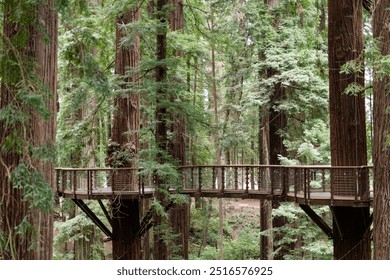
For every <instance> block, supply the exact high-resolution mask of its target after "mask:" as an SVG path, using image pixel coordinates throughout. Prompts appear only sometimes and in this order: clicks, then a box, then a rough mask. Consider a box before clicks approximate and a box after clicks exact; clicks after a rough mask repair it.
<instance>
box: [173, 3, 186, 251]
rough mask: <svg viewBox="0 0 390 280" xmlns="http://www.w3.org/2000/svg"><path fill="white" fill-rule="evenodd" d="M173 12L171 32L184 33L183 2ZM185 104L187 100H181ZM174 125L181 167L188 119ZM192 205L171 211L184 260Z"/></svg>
mask: <svg viewBox="0 0 390 280" xmlns="http://www.w3.org/2000/svg"><path fill="white" fill-rule="evenodd" d="M171 5H172V9H173V10H172V12H171V14H170V22H169V23H170V29H171V31H177V32H183V29H184V13H183V1H182V0H171ZM173 55H174V56H177V57H179V58H181V59H184V52H183V51H181V50H174V54H173ZM176 80H177V83H181V80H180V79H179V78H177V79H176ZM172 99H174V98H173V96H171V102H174V100H172ZM181 102H185V100H181ZM172 120H173V123H172V125H171V132H172V135H173V136H172V137H173V139H172V141H170V149H171V154H172V155H173V158H174V159H175V160H177V162H178V163H179V164H180V165H186V163H187V159H186V158H187V156H186V146H187V145H186V144H187V137H186V119H185V116H183V114H182V113H178V114H177V113H176V114H174V115H173V116H172ZM189 206H190V204H189V203H184V204H182V205H174V206H173V207H172V208H171V209H170V211H169V215H170V224H171V226H172V231H173V234H174V235H176V236H177V237H176V238H174V243H175V245H176V247H177V248H178V249H179V252H180V253H179V254H180V255H181V257H182V258H184V259H188V238H189V215H190V208H189Z"/></svg>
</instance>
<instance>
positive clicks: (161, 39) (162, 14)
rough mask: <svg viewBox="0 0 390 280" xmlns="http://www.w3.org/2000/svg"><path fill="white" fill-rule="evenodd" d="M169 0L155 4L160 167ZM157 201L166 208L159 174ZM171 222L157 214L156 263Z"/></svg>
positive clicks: (165, 254)
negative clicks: (167, 227) (167, 6)
mask: <svg viewBox="0 0 390 280" xmlns="http://www.w3.org/2000/svg"><path fill="white" fill-rule="evenodd" d="M167 4H168V0H157V3H156V15H157V18H158V20H159V24H160V26H159V28H158V30H157V36H156V59H157V61H158V62H160V63H159V64H158V66H157V67H156V84H157V91H156V93H157V96H156V116H155V119H156V134H155V135H156V143H157V147H158V149H159V152H158V154H157V161H158V162H159V163H160V164H164V163H166V156H165V155H164V153H167V152H169V143H168V130H169V126H168V120H169V114H168V110H167V107H166V104H165V103H167V102H168V101H169V96H168V93H167V88H166V87H167V85H166V82H167V65H166V64H165V63H164V60H165V59H166V57H167V27H168V24H169V18H168V15H167V12H166V10H165V8H166V5H167ZM155 181H156V187H157V189H156V194H155V197H156V199H157V200H158V201H159V202H160V203H161V204H162V206H164V207H165V206H166V205H167V204H168V201H167V198H166V197H165V195H164V193H163V192H162V189H163V188H165V184H166V182H165V180H164V178H161V176H158V175H156V180H155ZM167 223H168V221H165V220H164V218H163V217H161V216H159V215H158V214H155V215H154V228H153V231H154V247H153V258H154V259H155V260H166V259H168V258H169V248H168V246H167V242H166V241H167V238H168V236H167V235H168V234H169V233H168V232H167V231H166V230H165V229H164V228H165V227H166V226H167Z"/></svg>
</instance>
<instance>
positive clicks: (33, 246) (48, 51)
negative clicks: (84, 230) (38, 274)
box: [0, 1, 58, 259]
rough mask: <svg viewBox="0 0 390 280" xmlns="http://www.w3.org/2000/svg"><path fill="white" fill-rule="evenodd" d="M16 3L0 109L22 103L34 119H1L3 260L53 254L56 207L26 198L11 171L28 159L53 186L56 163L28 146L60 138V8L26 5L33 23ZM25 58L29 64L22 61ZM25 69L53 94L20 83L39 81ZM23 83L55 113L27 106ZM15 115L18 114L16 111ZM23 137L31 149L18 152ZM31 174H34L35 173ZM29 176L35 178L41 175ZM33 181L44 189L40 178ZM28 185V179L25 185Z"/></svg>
mask: <svg viewBox="0 0 390 280" xmlns="http://www.w3.org/2000/svg"><path fill="white" fill-rule="evenodd" d="M16 4H17V3H15V1H5V2H3V4H2V5H3V13H4V14H3V17H4V25H3V34H2V37H3V60H2V69H1V75H2V77H1V81H2V84H1V97H0V108H1V109H6V108H8V109H11V108H17V110H18V113H22V112H23V113H24V114H25V116H28V118H29V119H28V120H26V121H25V122H24V123H23V122H17V123H15V124H11V125H9V124H7V122H5V121H2V122H0V135H1V139H0V141H1V142H0V144H1V147H2V151H3V152H2V153H1V154H0V236H1V238H4V240H0V259H2V258H4V259H51V258H52V245H53V244H52V242H53V215H52V213H51V211H48V212H47V211H46V212H44V211H42V209H41V208H40V207H36V206H33V205H32V204H31V203H32V200H33V199H34V198H31V199H26V198H25V197H24V192H23V190H22V189H20V188H15V186H13V185H12V183H11V180H10V177H9V175H10V173H12V172H13V171H14V170H15V168H17V166H18V165H19V164H22V163H24V164H26V166H27V168H28V169H29V172H34V171H38V172H41V173H42V177H43V180H44V181H45V183H46V184H48V186H49V187H50V188H54V186H55V184H54V176H55V171H54V164H53V162H48V161H43V160H41V159H38V158H37V157H34V155H33V156H31V155H30V154H29V152H28V149H29V148H30V149H31V148H33V147H34V148H42V147H44V146H53V145H54V143H55V132H56V121H55V120H56V108H57V106H56V100H57V99H56V90H57V29H58V27H57V12H56V10H55V2H54V1H43V2H42V3H40V4H39V5H36V6H34V5H27V4H26V6H25V10H24V11H23V12H25V13H27V14H28V15H29V16H30V18H29V19H26V20H27V21H28V22H26V21H23V23H15V15H14V11H15V6H14V5H16ZM27 9H29V10H27ZM38 24H39V28H38V27H37V26H38ZM24 31H26V34H27V38H26V39H27V41H26V42H25V45H23V46H21V45H20V38H19V44H16V41H17V40H18V39H16V37H17V35H18V34H19V35H20V33H21V32H24ZM19 37H20V36H19ZM47 39H48V40H47ZM20 62H23V63H24V64H23V65H21V64H20ZM19 67H20V68H19ZM24 71H28V72H29V75H31V74H32V75H37V78H38V79H39V80H40V81H39V82H38V83H41V82H42V86H43V87H45V88H46V90H47V94H46V92H45V90H43V89H42V88H39V87H40V86H41V85H35V88H34V87H33V86H32V87H31V88H27V86H23V85H22V86H20V84H23V83H25V84H30V85H31V84H35V83H37V81H36V80H34V81H28V79H31V78H30V77H26V76H25V75H26V74H27V73H26V72H24ZM18 83H19V84H18ZM20 87H24V90H25V91H29V90H30V91H31V92H30V93H27V94H29V95H35V94H36V95H41V98H42V100H43V104H44V105H43V106H44V107H46V110H47V111H48V112H49V115H48V117H43V116H42V114H41V113H40V112H38V111H37V110H36V109H34V108H31V107H28V106H26V105H23V102H21V101H20V100H18V98H17V96H18V94H17V92H18V90H20V89H21V88H20ZM22 90H23V89H22ZM12 117H14V116H10V118H12ZM22 127H23V128H22ZM15 137H16V138H15ZM18 138H19V139H18ZM7 139H8V140H7ZM11 139H14V140H13V143H12V147H11V148H10V147H8V148H6V147H7V145H8V146H9V143H8V144H7V143H6V142H7V141H10V140H11ZM14 141H15V142H14ZM18 141H26V142H25V144H23V145H28V146H24V147H23V149H26V150H25V151H21V150H19V151H17V150H18V147H17V145H16V142H18ZM25 176H34V175H33V173H30V175H27V174H25ZM24 179H25V180H27V179H28V178H26V177H25V178H24ZM29 180H31V181H30V182H34V180H36V178H29ZM33 185H34V187H36V188H42V186H38V185H36V183H33ZM27 187H28V186H26V185H25V184H23V186H22V188H27ZM30 187H31V186H30ZM47 203H50V201H48V202H47ZM46 206H49V205H46ZM26 222H28V223H29V224H30V225H31V230H28V229H27V228H26V227H27V224H26ZM23 224H24V227H23ZM23 228H24V229H23ZM18 231H21V233H20V232H19V233H18ZM1 238H0V239H1ZM4 242H7V243H4Z"/></svg>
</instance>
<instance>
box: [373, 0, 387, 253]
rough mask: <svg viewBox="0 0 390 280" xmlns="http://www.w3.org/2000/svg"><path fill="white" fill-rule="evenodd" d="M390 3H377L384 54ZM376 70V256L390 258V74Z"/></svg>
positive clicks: (376, 26) (377, 34)
mask: <svg viewBox="0 0 390 280" xmlns="http://www.w3.org/2000/svg"><path fill="white" fill-rule="evenodd" d="M389 27H390V2H389V1H384V0H377V1H375V2H374V6H373V31H374V32H373V33H374V38H375V39H376V40H377V43H378V44H379V45H378V47H379V50H380V55H383V56H386V55H387V56H389V55H390V29H389ZM380 61H381V60H380V59H379V63H378V64H376V65H375V66H376V68H375V69H374V144H373V145H374V149H373V162H374V178H375V180H374V194H375V197H374V258H375V259H383V260H388V259H390V247H389V246H390V242H389V241H390V221H389V217H390V212H389V207H388V193H389V192H390V189H389V188H390V184H389V182H390V173H389V168H390V166H389V163H390V142H389V139H390V138H389V136H390V116H389V113H388V112H389V111H388V110H389V106H390V96H389V94H390V76H389V73H388V72H387V73H386V72H383V71H381V66H382V65H381V63H380Z"/></svg>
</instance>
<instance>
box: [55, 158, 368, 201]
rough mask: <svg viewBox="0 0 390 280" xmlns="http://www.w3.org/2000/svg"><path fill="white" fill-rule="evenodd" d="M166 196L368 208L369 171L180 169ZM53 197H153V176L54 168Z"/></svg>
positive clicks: (327, 168) (339, 168)
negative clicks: (55, 176) (172, 194)
mask: <svg viewBox="0 0 390 280" xmlns="http://www.w3.org/2000/svg"><path fill="white" fill-rule="evenodd" d="M179 169H180V178H179V180H178V183H177V184H176V185H172V186H169V188H168V189H169V191H170V192H171V193H181V194H185V195H189V196H192V197H219V198H225V197H226V198H242V199H246V198H252V199H269V200H273V199H275V200H280V201H291V202H295V203H298V204H301V205H330V206H349V207H350V206H353V207H367V206H370V204H371V202H372V198H373V187H372V186H373V176H372V167H370V166H337V167H335V166H322V165H319V166H312V165H308V166H280V165H196V166H181V167H179ZM56 172H57V192H58V194H59V195H60V196H62V197H65V198H71V199H73V200H84V199H96V200H102V199H116V198H118V197H120V198H121V199H136V198H137V199H142V198H147V197H153V196H154V194H155V189H156V186H155V182H156V180H155V176H154V175H153V171H150V172H149V173H148V172H147V171H146V170H142V169H134V168H118V169H112V168H57V169H56Z"/></svg>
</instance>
